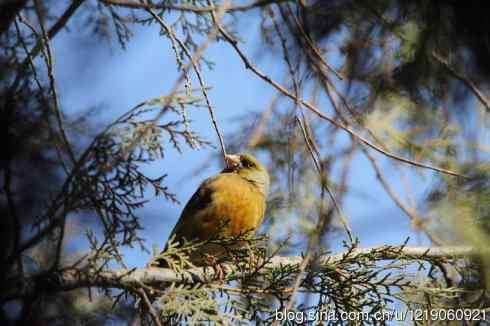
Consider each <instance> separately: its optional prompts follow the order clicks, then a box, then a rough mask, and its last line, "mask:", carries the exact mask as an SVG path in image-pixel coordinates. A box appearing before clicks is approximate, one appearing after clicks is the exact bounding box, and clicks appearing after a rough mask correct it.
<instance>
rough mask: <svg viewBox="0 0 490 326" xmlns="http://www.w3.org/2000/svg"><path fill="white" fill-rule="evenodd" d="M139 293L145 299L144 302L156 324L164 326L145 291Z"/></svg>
mask: <svg viewBox="0 0 490 326" xmlns="http://www.w3.org/2000/svg"><path fill="white" fill-rule="evenodd" d="M138 293H139V294H140V296H141V298H142V299H143V302H144V303H145V305H146V307H147V309H148V311H149V312H150V315H151V318H152V319H153V321H154V322H155V324H156V325H158V326H162V324H161V323H160V318H158V315H157V313H156V311H155V309H153V306H152V304H151V302H150V299H148V296H147V295H146V292H145V290H143V289H138Z"/></svg>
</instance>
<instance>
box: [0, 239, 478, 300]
mask: <svg viewBox="0 0 490 326" xmlns="http://www.w3.org/2000/svg"><path fill="white" fill-rule="evenodd" d="M480 254H481V252H479V251H478V250H477V249H476V248H473V247H469V246H444V247H416V246H415V247H407V246H403V245H402V246H387V245H384V246H377V247H370V248H355V249H352V250H348V251H345V252H341V253H338V254H334V255H323V256H320V257H317V259H316V260H313V261H314V262H315V266H316V267H317V268H320V269H322V267H323V269H324V270H328V267H329V266H331V265H332V264H334V263H336V262H340V261H342V260H343V259H345V257H346V256H348V257H349V259H351V260H355V259H356V258H362V257H366V255H369V259H371V260H372V261H382V260H394V259H401V260H408V261H411V260H413V261H417V260H418V261H420V260H431V259H437V258H446V259H451V258H464V257H474V256H478V255H480ZM302 261H303V257H301V256H275V257H272V258H271V259H270V260H269V261H268V263H267V264H265V266H264V269H273V268H280V267H284V266H291V267H294V266H296V267H297V266H299V265H300V264H301V263H302ZM222 267H223V268H224V269H226V271H227V272H233V273H235V274H234V275H235V276H240V275H241V274H243V273H244V272H240V271H238V269H237V266H236V264H227V265H223V266H222ZM217 276H218V275H216V271H215V270H213V269H211V268H194V269H188V270H185V271H184V272H183V273H177V272H175V271H173V270H171V269H168V268H156V267H148V268H135V269H112V270H104V271H87V270H84V269H77V268H67V269H64V270H62V271H58V272H53V273H50V274H41V275H38V276H32V277H29V278H26V279H16V280H14V281H12V282H9V284H10V285H11V287H10V288H9V289H6V290H5V291H3V293H2V295H1V297H0V301H2V302H4V301H7V300H12V299H16V298H21V297H25V296H29V295H33V294H35V293H37V292H39V291H42V292H62V291H70V290H74V289H78V288H86V287H103V288H118V289H124V290H129V291H133V292H135V293H136V294H137V295H139V292H138V289H140V288H141V285H142V284H144V285H148V286H155V287H160V288H161V287H162V284H165V283H172V282H183V283H187V284H196V283H209V282H210V281H212V280H214V279H215V278H216V277H217Z"/></svg>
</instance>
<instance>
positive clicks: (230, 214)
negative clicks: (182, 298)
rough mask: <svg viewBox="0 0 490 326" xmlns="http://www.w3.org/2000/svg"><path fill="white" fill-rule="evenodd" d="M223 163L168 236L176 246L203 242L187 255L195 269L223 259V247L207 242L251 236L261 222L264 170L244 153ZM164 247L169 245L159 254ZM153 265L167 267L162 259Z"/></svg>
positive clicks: (266, 189) (266, 188) (266, 186)
mask: <svg viewBox="0 0 490 326" xmlns="http://www.w3.org/2000/svg"><path fill="white" fill-rule="evenodd" d="M225 163H226V167H225V168H224V169H223V170H222V171H221V173H219V174H217V175H215V176H212V177H209V178H207V179H205V180H204V181H203V182H202V183H201V184H200V186H199V187H198V189H197V190H196V191H195V193H194V194H193V195H192V197H191V198H190V199H189V201H188V202H187V204H186V205H185V207H184V209H183V210H182V213H181V215H180V218H179V220H178V222H177V224H176V225H175V227H174V229H173V230H172V232H171V234H170V237H169V239H171V241H172V242H174V243H177V244H178V245H177V246H182V245H183V244H184V243H186V242H189V241H196V242H204V244H203V245H202V246H201V247H200V248H199V249H198V250H196V251H193V252H191V253H190V254H189V260H190V262H191V263H192V264H193V265H195V266H205V265H211V264H219V262H220V261H223V259H225V260H226V248H223V245H222V244H217V243H212V242H211V241H208V240H213V239H225V238H230V237H239V236H242V235H244V234H250V233H252V234H255V231H256V230H257V228H258V227H259V226H260V225H261V223H262V221H263V219H264V214H265V209H266V200H267V195H268V193H269V187H270V180H269V174H268V172H267V169H266V168H265V167H264V165H262V164H261V163H260V161H259V160H257V159H256V158H255V157H254V156H252V155H251V154H248V153H243V154H228V155H225ZM169 241H170V240H169ZM206 242H207V244H206ZM168 247H169V242H167V244H166V246H165V249H164V250H163V251H162V253H165V251H166V250H167V249H168ZM153 265H155V264H153ZM156 266H158V267H169V266H168V263H167V261H165V260H164V259H158V260H157V261H156Z"/></svg>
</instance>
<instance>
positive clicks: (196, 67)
mask: <svg viewBox="0 0 490 326" xmlns="http://www.w3.org/2000/svg"><path fill="white" fill-rule="evenodd" d="M146 11H147V12H148V13H149V14H150V15H151V16H152V17H153V18H154V19H155V20H156V21H157V22H158V23H159V24H160V26H161V27H162V28H163V29H164V30H165V31H166V32H167V34H168V35H169V37H170V38H171V39H174V40H175V41H177V43H178V44H179V46H180V47H181V48H182V50H183V51H184V53H185V54H186V56H187V57H188V59H189V61H190V63H191V64H192V67H193V69H194V71H195V72H196V75H197V79H198V80H199V84H200V86H201V92H202V94H203V96H204V99H205V100H206V106H207V108H208V112H209V115H210V117H211V122H212V123H213V127H214V130H215V131H216V134H217V136H218V140H219V144H220V147H221V152H222V154H223V159H224V158H225V156H226V148H225V142H224V140H223V134H222V133H221V132H220V130H219V128H218V123H217V122H216V117H215V115H214V110H213V106H212V104H211V100H210V99H209V95H208V92H207V91H206V85H205V83H204V78H203V77H202V73H201V69H199V65H198V64H197V62H196V60H195V59H194V57H193V56H192V54H191V52H190V51H189V49H188V48H187V46H186V45H185V43H184V42H182V40H180V39H179V38H178V37H177V35H175V32H174V31H173V30H172V28H171V27H170V26H169V25H167V24H166V23H165V22H164V21H163V19H162V18H160V17H159V16H158V15H157V14H155V13H154V12H153V11H152V10H151V9H146Z"/></svg>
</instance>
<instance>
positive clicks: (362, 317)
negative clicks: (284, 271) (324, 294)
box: [275, 309, 486, 323]
mask: <svg viewBox="0 0 490 326" xmlns="http://www.w3.org/2000/svg"><path fill="white" fill-rule="evenodd" d="M275 319H276V320H278V321H291V322H293V321H294V322H296V323H304V322H307V321H333V322H335V321H392V320H394V321H407V320H409V321H436V320H440V321H452V320H455V321H485V320H486V311H485V310H484V309H415V310H403V311H397V310H380V311H376V312H373V313H369V312H359V311H351V312H346V311H341V312H338V311H337V312H336V311H333V310H329V311H308V312H304V311H286V310H276V312H275Z"/></svg>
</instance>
